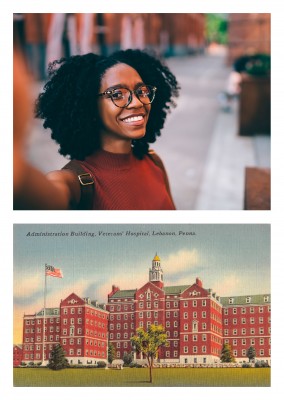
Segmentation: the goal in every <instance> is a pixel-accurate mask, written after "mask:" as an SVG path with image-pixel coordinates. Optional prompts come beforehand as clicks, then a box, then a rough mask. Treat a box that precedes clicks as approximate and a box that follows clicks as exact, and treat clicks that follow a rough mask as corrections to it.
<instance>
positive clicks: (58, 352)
mask: <svg viewBox="0 0 284 400" xmlns="http://www.w3.org/2000/svg"><path fill="white" fill-rule="evenodd" d="M47 366H48V368H50V369H53V370H54V371H57V370H60V369H64V368H67V367H68V366H69V362H68V360H67V359H66V358H65V352H64V349H63V347H62V346H61V345H60V344H56V345H55V346H54V347H53V349H52V352H51V356H50V359H49V361H48V365H47Z"/></svg>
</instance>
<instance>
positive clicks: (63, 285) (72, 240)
mask: <svg viewBox="0 0 284 400" xmlns="http://www.w3.org/2000/svg"><path fill="white" fill-rule="evenodd" d="M34 234H38V235H37V236H35V235H34ZM156 253H157V254H158V256H159V257H160V259H161V266H162V268H163V271H164V283H165V286H170V285H182V284H189V285H190V284H193V283H194V282H195V279H196V277H199V278H200V279H201V280H202V281H203V286H204V287H205V288H212V289H213V291H214V292H216V293H217V295H220V296H231V295H235V296H236V295H245V294H260V293H270V226H269V225H268V224H261V225H260V224H245V225H244V224H232V225H230V224H210V225H208V224H192V225H191V224H162V225H161V224H144V225H143V224H134V225H130V224H96V225H94V224H84V225H81V224H73V225H72V224H60V225H56V224H46V225H44V224H15V225H14V343H21V340H22V339H21V338H22V317H23V315H24V314H33V313H35V312H37V311H39V310H40V309H41V308H42V307H43V297H44V267H45V264H49V265H52V266H54V267H56V268H60V269H61V270H62V272H63V278H62V279H60V278H53V277H47V300H46V305H47V307H58V306H59V303H60V300H63V299H64V298H66V297H67V296H68V295H69V294H71V293H72V292H75V293H76V294H77V295H78V296H80V297H90V298H91V299H92V300H98V301H100V302H106V301H107V294H108V293H109V292H111V287H112V285H113V284H115V285H117V286H119V288H120V289H121V290H123V289H136V288H139V287H140V286H142V285H143V284H145V283H146V282H147V281H148V274H149V268H151V265H152V259H153V258H154V256H155V254H156Z"/></svg>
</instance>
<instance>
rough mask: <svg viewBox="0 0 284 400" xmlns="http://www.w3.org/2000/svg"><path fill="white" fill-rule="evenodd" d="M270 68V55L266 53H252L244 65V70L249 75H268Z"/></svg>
mask: <svg viewBox="0 0 284 400" xmlns="http://www.w3.org/2000/svg"><path fill="white" fill-rule="evenodd" d="M270 70H271V57H270V55H268V54H254V55H252V56H251V57H250V59H249V60H248V62H247V63H246V65H245V71H246V72H247V73H248V74H250V75H257V76H263V75H269V74H270Z"/></svg>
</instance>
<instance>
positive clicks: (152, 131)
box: [34, 50, 179, 210]
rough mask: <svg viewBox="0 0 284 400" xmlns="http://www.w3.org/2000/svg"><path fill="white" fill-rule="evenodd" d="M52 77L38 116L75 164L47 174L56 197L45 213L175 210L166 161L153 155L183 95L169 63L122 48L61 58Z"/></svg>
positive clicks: (43, 93) (69, 164)
mask: <svg viewBox="0 0 284 400" xmlns="http://www.w3.org/2000/svg"><path fill="white" fill-rule="evenodd" d="M49 73H50V77H49V80H48V81H47V83H46V85H45V87H44V90H43V92H42V93H41V94H40V95H39V97H38V100H37V103H36V117H38V118H42V119H43V120H44V123H43V126H44V128H49V129H50V130H51V137H52V138H53V139H54V140H55V141H56V142H57V143H58V144H59V145H60V148H59V152H60V154H62V155H64V156H68V157H69V158H70V159H71V162H70V163H68V164H67V165H66V166H65V167H64V168H63V169H62V170H60V171H53V172H50V173H49V174H48V175H47V178H48V180H49V182H50V183H52V184H53V186H54V188H55V189H56V190H57V191H58V196H55V197H53V198H50V207H49V206H48V205H47V206H46V208H55V209H100V210H173V209H174V208H175V207H174V203H173V200H172V197H171V193H170V188H169V183H168V179H167V174H166V171H165V169H164V166H163V163H162V161H161V159H160V158H159V157H158V155H157V154H156V153H154V152H153V151H151V150H149V143H154V142H155V141H156V138H157V137H158V136H160V134H161V130H162V128H163V126H164V122H165V119H166V115H167V112H168V111H169V110H170V108H172V107H174V106H175V103H174V100H173V99H174V97H177V96H178V91H179V87H178V83H177V81H176V78H175V76H174V75H173V74H172V73H171V71H170V70H169V69H168V68H167V66H165V65H164V64H163V63H162V62H161V61H160V60H158V59H157V58H156V57H154V56H152V55H149V54H147V53H146V52H143V51H140V50H125V51H123V50H122V51H118V52H116V53H113V54H112V55H110V56H108V57H104V56H99V55H96V54H92V53H89V54H86V55H80V56H79V55H78V56H74V57H70V58H68V59H61V60H57V61H54V62H53V63H52V64H51V65H50V68H49ZM34 191H37V188H36V187H34ZM48 197H49V196H48ZM46 202H48V198H47V199H46V198H45V199H44V203H45V205H46ZM39 208H42V207H41V205H40V204H39Z"/></svg>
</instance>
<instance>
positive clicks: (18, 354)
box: [13, 344, 23, 367]
mask: <svg viewBox="0 0 284 400" xmlns="http://www.w3.org/2000/svg"><path fill="white" fill-rule="evenodd" d="M22 360H23V347H22V345H21V344H16V345H14V346H13V367H18V366H19V365H20V364H21V362H22Z"/></svg>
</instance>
